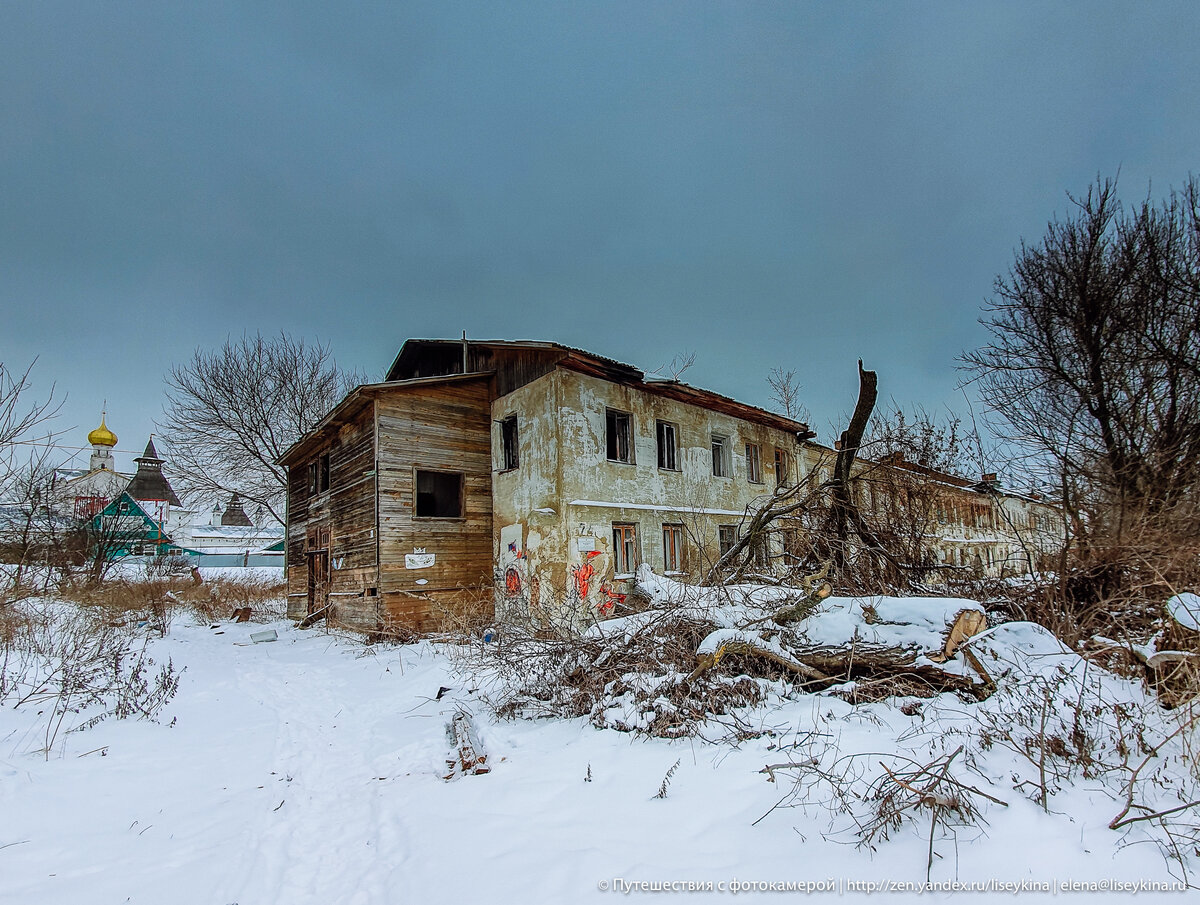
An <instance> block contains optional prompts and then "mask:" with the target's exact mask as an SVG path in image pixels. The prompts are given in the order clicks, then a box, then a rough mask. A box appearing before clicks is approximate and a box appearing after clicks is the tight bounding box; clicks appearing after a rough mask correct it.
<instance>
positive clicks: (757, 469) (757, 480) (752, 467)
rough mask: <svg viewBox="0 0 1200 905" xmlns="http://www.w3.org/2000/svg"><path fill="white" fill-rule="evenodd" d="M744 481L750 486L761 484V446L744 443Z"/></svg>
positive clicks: (759, 444)
mask: <svg viewBox="0 0 1200 905" xmlns="http://www.w3.org/2000/svg"><path fill="white" fill-rule="evenodd" d="M745 448H746V480H747V481H749V482H750V483H751V484H762V483H763V473H762V444H761V443H751V442H750V441H746V443H745Z"/></svg>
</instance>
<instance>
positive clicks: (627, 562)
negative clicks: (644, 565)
mask: <svg viewBox="0 0 1200 905" xmlns="http://www.w3.org/2000/svg"><path fill="white" fill-rule="evenodd" d="M612 538H613V554H612V557H613V560H612V564H613V575H614V576H616V575H634V574H636V573H637V567H638V564H639V563H640V562H641V549H640V547H639V546H638V526H637V523H636V522H613V523H612ZM622 566H624V567H625V568H622Z"/></svg>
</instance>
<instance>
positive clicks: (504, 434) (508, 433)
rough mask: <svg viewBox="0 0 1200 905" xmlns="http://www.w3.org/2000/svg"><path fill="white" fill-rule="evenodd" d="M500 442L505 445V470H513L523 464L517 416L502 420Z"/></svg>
mask: <svg viewBox="0 0 1200 905" xmlns="http://www.w3.org/2000/svg"><path fill="white" fill-rule="evenodd" d="M500 442H501V445H502V446H503V447H504V465H503V467H504V470H505V471H511V470H512V469H514V468H518V467H520V465H521V453H520V449H519V447H518V444H517V416H516V415H513V416H512V417H509V418H505V419H504V420H503V421H501V422H500Z"/></svg>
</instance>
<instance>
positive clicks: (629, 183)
mask: <svg viewBox="0 0 1200 905" xmlns="http://www.w3.org/2000/svg"><path fill="white" fill-rule="evenodd" d="M1196 25H1197V22H1196V14H1195V13H1194V12H1193V11H1192V9H1191V7H1190V6H1188V5H1171V4H1154V5H1115V6H1105V5H1098V4H1086V5H1076V4H1071V5H1054V4H1029V5H1020V4H1004V5H999V4H996V5H983V4H970V5H964V4H948V5H929V4H922V5H911V4H910V5H904V6H900V7H887V6H878V5H871V6H866V5H864V6H857V7H855V6H852V7H850V8H849V9H847V8H845V7H844V6H843V5H842V4H837V5H821V6H818V5H799V4H742V3H738V4H732V3H730V4H716V3H713V4H690V3H689V4H645V3H636V4H635V3H628V4H610V3H604V4H561V3H548V4H536V5H530V4H519V5H510V4H469V5H468V4H405V5H401V4H379V5H369V6H365V5H352V6H347V5H343V4H338V5H316V4H313V5H295V4H289V5H286V6H278V7H269V6H267V5H263V4H229V5H220V4H211V3H206V4H192V5H188V6H185V5H163V4H140V5H139V4H111V3H105V4H53V3H51V4H32V3H29V4H8V5H5V6H3V7H2V8H0V26H2V27H0V123H2V125H0V205H2V206H0V305H3V309H4V312H5V322H6V323H5V328H4V331H3V334H2V335H0V360H4V361H14V362H23V361H27V360H28V359H30V358H32V357H33V355H35V354H37V355H40V356H41V358H40V361H39V370H40V372H42V376H43V377H44V378H46V379H47V380H48V379H51V378H52V379H55V380H57V382H58V384H59V387H60V388H61V389H65V390H67V391H68V392H69V393H70V395H71V400H72V402H71V405H70V406H69V407H68V411H67V417H68V420H69V421H70V422H71V423H84V424H85V425H87V426H90V421H91V420H92V419H93V418H94V414H95V410H96V409H97V408H98V407H99V405H100V404H101V400H102V399H103V398H104V397H107V398H108V399H109V409H110V412H111V417H110V419H109V420H110V423H111V424H113V425H114V428H115V429H117V430H118V433H121V430H120V425H122V424H124V425H127V426H128V427H127V430H126V435H127V436H128V439H129V440H130V441H131V443H130V444H129V445H133V446H137V445H138V443H137V442H133V441H135V439H136V438H137V436H138V435H140V434H144V433H146V432H148V431H149V430H150V429H151V426H150V421H151V420H152V419H153V418H154V417H155V416H156V415H157V413H158V411H159V410H160V407H161V383H160V378H161V375H162V373H163V371H164V370H165V369H166V368H167V367H168V366H169V365H170V364H171V363H172V362H174V361H178V360H181V359H183V358H185V357H187V356H188V355H189V354H190V352H191V350H192V349H194V348H195V347H196V346H198V345H212V344H215V343H219V342H220V341H222V340H223V339H224V337H225V336H226V335H228V334H234V335H237V334H240V333H241V332H242V331H243V330H248V331H251V332H253V331H254V330H260V329H261V330H263V331H264V332H272V331H274V330H277V329H287V330H291V331H293V332H297V333H301V334H304V335H307V336H310V337H311V336H320V337H322V338H324V339H326V340H329V341H330V342H332V344H333V346H334V348H335V351H336V352H337V353H338V354H339V357H341V358H342V359H343V360H345V361H347V362H348V363H350V364H353V365H356V366H359V367H361V368H363V369H365V370H367V371H368V372H371V373H378V372H379V371H380V370H381V369H382V368H383V367H385V366H386V365H387V363H388V362H389V361H390V360H391V357H392V355H393V354H394V352H395V349H396V347H397V346H398V345H399V343H400V342H401V341H402V340H403V339H404V338H405V337H408V336H414V335H429V336H449V335H457V334H458V332H459V331H461V330H464V329H465V330H467V331H468V333H469V334H471V335H473V336H478V337H485V336H487V337H493V336H494V337H536V338H546V339H556V340H560V341H563V342H568V343H571V344H575V345H580V346H583V347H585V348H589V349H593V350H595V351H597V352H600V353H603V354H606V355H610V356H612V357H615V358H618V359H621V360H626V361H631V362H632V363H635V364H638V365H641V366H644V367H653V366H655V365H658V364H662V363H664V362H666V361H667V360H669V359H670V358H671V357H672V355H674V354H675V353H676V352H679V351H680V350H682V349H685V348H686V349H692V350H695V351H697V353H698V363H697V365H696V366H695V367H694V368H693V370H692V371H690V372H689V373H688V375H687V376H688V379H690V380H692V381H693V382H696V383H698V384H701V385H706V386H710V387H712V388H714V389H718V390H721V391H723V392H726V393H729V394H731V395H735V396H738V397H740V398H744V399H746V400H747V401H751V402H758V403H762V402H765V401H766V387H765V383H764V381H763V377H764V375H765V373H766V371H767V370H768V369H769V368H770V367H771V366H773V365H776V364H782V365H785V366H787V367H795V368H796V369H797V370H798V371H799V373H800V376H801V379H802V381H803V382H804V383H805V385H806V387H807V390H808V393H807V399H806V401H807V403H808V405H809V407H810V408H811V409H812V411H813V413H814V416H815V421H816V425H817V427H818V428H820V429H822V430H823V431H824V430H825V429H826V427H827V422H828V421H829V420H830V419H831V418H833V417H835V416H836V415H837V413H838V412H839V411H840V410H843V409H847V408H849V407H850V406H851V405H852V404H853V393H854V389H855V377H854V359H856V358H858V357H860V356H862V357H864V358H865V359H866V361H867V364H868V366H873V367H876V368H878V369H879V370H880V372H881V382H882V387H883V392H884V394H885V396H886V395H895V396H897V397H898V398H899V399H901V400H902V401H910V400H911V401H920V402H924V403H925V404H927V405H929V406H931V407H937V406H939V405H941V404H943V403H946V402H951V403H953V402H954V401H955V399H956V394H955V391H954V385H955V382H956V379H957V377H956V375H955V373H954V359H955V356H956V355H957V354H958V353H959V352H960V351H961V350H962V349H963V348H965V347H971V346H974V345H976V344H977V343H978V342H979V341H980V339H981V334H980V330H979V328H978V327H977V325H976V323H975V321H976V318H977V317H978V313H979V311H978V309H979V305H980V303H981V302H982V301H983V300H984V299H985V298H986V296H987V294H988V293H989V291H990V287H991V281H992V278H993V277H994V275H995V274H996V273H997V272H998V271H1000V270H1003V269H1004V268H1005V267H1006V265H1007V262H1008V260H1009V259H1010V257H1011V251H1012V248H1013V246H1014V245H1016V244H1017V242H1018V241H1019V239H1020V238H1021V237H1022V236H1025V237H1028V238H1033V239H1036V237H1037V236H1038V235H1040V232H1041V230H1042V228H1043V227H1044V224H1045V222H1046V220H1047V219H1048V218H1049V217H1050V216H1051V215H1052V214H1053V212H1054V211H1055V210H1060V211H1061V210H1063V209H1064V207H1065V197H1064V194H1063V193H1064V191H1066V190H1072V191H1079V190H1083V189H1085V188H1086V186H1087V184H1088V182H1089V181H1090V180H1091V179H1093V178H1094V177H1095V176H1096V174H1097V173H1098V172H1099V173H1104V174H1111V173H1114V172H1115V171H1116V170H1117V168H1118V167H1120V168H1121V174H1122V176H1121V178H1122V185H1123V186H1124V188H1125V189H1126V193H1127V195H1129V196H1132V197H1135V198H1136V197H1140V196H1142V195H1144V194H1145V192H1146V191H1147V186H1148V184H1149V180H1151V179H1153V180H1154V187H1155V192H1156V193H1158V192H1160V191H1165V190H1166V188H1167V187H1168V186H1169V185H1170V184H1171V183H1173V182H1174V183H1178V182H1179V181H1181V180H1182V179H1183V178H1184V177H1185V176H1186V175H1187V173H1188V172H1189V171H1190V170H1192V169H1193V168H1194V166H1195V165H1194V159H1195V149H1196V147H1197V138H1198V131H1200V130H1198V127H1197V124H1196V117H1195V110H1196V109H1197V104H1196V102H1197V99H1198V98H1197V88H1196V85H1197V79H1196V75H1197V72H1196V62H1197V51H1196V49H1195V48H1196V47H1197V42H1196V38H1197V33H1196V32H1197V28H1196ZM125 439H126V436H123V437H122V440H123V442H122V446H123V447H124V446H126V445H127V444H126V443H125V442H124V441H125Z"/></svg>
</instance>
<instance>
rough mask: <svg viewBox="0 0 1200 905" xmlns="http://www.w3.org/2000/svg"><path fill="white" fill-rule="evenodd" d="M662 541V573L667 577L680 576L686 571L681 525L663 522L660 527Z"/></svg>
mask: <svg viewBox="0 0 1200 905" xmlns="http://www.w3.org/2000/svg"><path fill="white" fill-rule="evenodd" d="M662 539H663V572H664V574H667V575H672V574H674V575H682V574H684V573H685V572H686V571H687V569H686V568H685V565H686V557H685V555H684V546H683V545H684V534H683V525H682V524H680V523H678V522H664V523H663V526H662Z"/></svg>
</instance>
